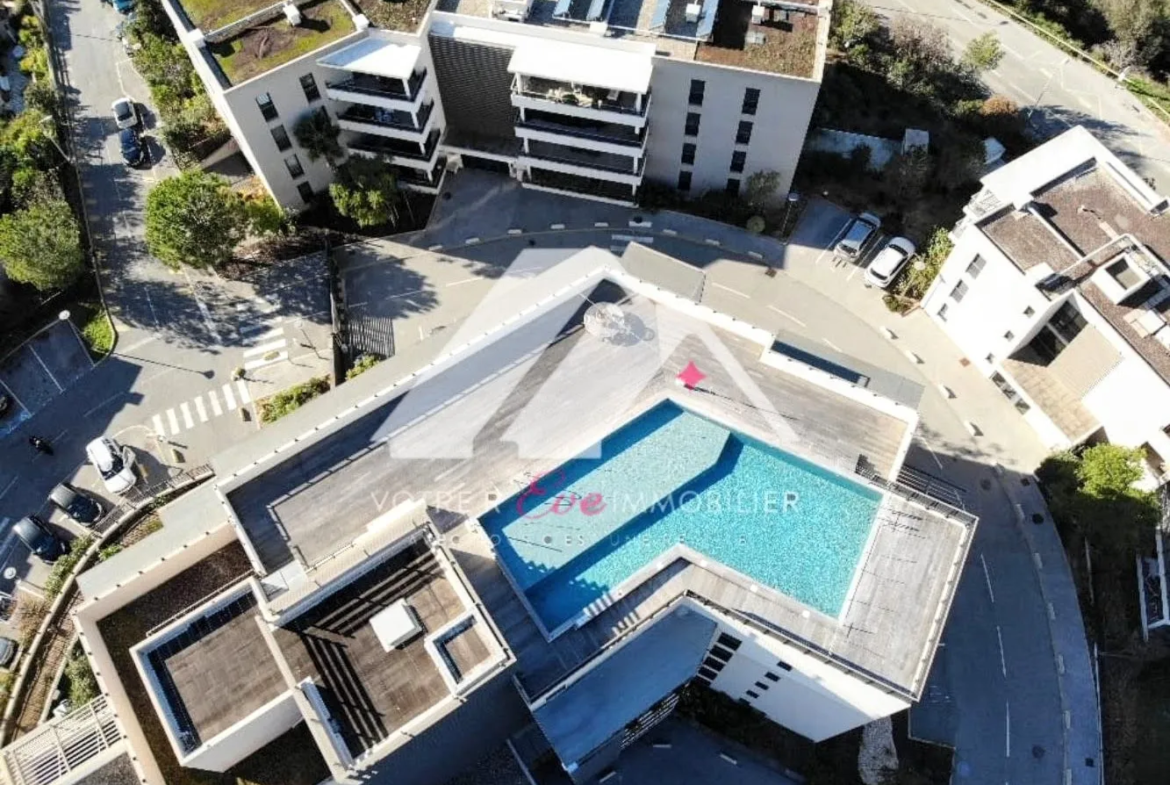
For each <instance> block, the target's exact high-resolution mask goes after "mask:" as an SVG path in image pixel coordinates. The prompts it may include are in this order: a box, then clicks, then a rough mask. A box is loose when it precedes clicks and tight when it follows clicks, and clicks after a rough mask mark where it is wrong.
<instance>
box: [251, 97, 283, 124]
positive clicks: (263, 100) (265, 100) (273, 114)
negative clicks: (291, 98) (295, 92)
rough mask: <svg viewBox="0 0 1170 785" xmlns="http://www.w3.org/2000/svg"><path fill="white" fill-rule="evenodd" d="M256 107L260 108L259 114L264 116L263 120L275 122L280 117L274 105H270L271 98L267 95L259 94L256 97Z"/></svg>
mask: <svg viewBox="0 0 1170 785" xmlns="http://www.w3.org/2000/svg"><path fill="white" fill-rule="evenodd" d="M256 105H257V106H259V107H260V114H262V115H264V119H265V120H275V119H276V118H278V117H280V112H278V111H276V104H274V103H272V96H270V95H269V94H268V93H260V95H258V96H256Z"/></svg>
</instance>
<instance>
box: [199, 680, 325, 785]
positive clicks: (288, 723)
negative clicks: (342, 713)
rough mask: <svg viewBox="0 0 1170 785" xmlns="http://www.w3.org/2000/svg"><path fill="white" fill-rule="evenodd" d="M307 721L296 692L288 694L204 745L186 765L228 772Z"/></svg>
mask: <svg viewBox="0 0 1170 785" xmlns="http://www.w3.org/2000/svg"><path fill="white" fill-rule="evenodd" d="M303 721H304V717H302V716H301V710H300V707H299V706H297V702H296V700H295V698H294V697H293V693H292V690H288V691H286V692H284V693H282V694H281V695H280V696H279V697H277V698H275V699H274V700H272V701H269V702H268V703H266V704H265V705H263V706H261V707H260V708H259V709H257V710H256V711H254V712H252V713H251V714H249V715H248V716H247V717H245V718H244V719H242V720H240V721H239V722H237V723H236V724H235V725H233V726H231V727H230V728H228V729H227V730H225V731H223V732H222V733H219V734H217V735H216V736H215V738H213V739H211V740H210V741H208V742H206V743H204V744H202V745H201V746H200V747H199V748H198V749H197V750H195V751H194V752H192V753H191V755H189V756H188V757H187V758H186V759H185V760H183V765H184V766H189V767H191V768H196V769H206V770H207V771H227V770H228V769H230V768H231V767H232V766H234V765H236V764H237V763H239V762H240V761H242V760H243V759H244V758H246V757H248V756H249V755H251V754H252V753H253V752H255V751H256V750H258V749H260V748H261V747H263V746H264V745H265V744H268V743H269V742H271V741H273V740H274V739H276V738H277V737H278V736H280V735H281V734H283V733H287V732H288V731H290V730H292V729H293V728H294V727H295V726H296V725H297V724H298V723H300V722H303Z"/></svg>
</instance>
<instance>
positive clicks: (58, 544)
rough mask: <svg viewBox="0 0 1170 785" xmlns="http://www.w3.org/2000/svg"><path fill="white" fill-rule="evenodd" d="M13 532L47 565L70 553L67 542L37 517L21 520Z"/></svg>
mask: <svg viewBox="0 0 1170 785" xmlns="http://www.w3.org/2000/svg"><path fill="white" fill-rule="evenodd" d="M12 531H14V532H16V536H17V537H19V538H20V541H21V542H23V543H24V544H25V545H27V546H28V549H29V550H30V551H32V552H33V553H34V554H35V555H36V557H37V558H38V559H40V560H41V561H43V562H44V563H45V564H52V563H53V562H55V561H57V559H59V558H61V557H62V556H64V555H65V554H66V553H68V552H69V546H68V545H66V544H65V541H64V540H62V539H61V538H60V537H58V536H57V535H56V534H53V530H52V529H50V528H49V525H48V524H47V523H45V522H44V521H42V520H41V519H40V518H38V517H37V516H35V515H26V516H25V517H23V518H21V519H20V520H19V521H17V522H16V525H15V526H13V527H12Z"/></svg>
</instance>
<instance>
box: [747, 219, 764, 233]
mask: <svg viewBox="0 0 1170 785" xmlns="http://www.w3.org/2000/svg"><path fill="white" fill-rule="evenodd" d="M745 228H746V229H747V230H748V231H749V232H751V233H752V234H760V233H761V232H763V231H764V229H765V228H767V223H766V222H765V221H764V216H762V215H753V216H752V217H751V218H749V219H747V224H746V226H745Z"/></svg>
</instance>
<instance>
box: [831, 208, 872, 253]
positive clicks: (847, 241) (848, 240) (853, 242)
mask: <svg viewBox="0 0 1170 785" xmlns="http://www.w3.org/2000/svg"><path fill="white" fill-rule="evenodd" d="M880 228H882V219H881V218H878V217H877V216H876V215H874V214H873V213H862V214H861V215H859V216H857V217H856V218H854V219H853V223H851V224H850V225H849V230H848V231H847V232H845V236H844V237H842V238H841V240H840V241H839V242H838V243H837V247H836V248H834V249H833V250H834V252H835V253H836V254H837V255H838V256H841V257H844V258H846V259H849V260H850V261H852V260H854V259H856V258H857V257H858V256H861V249H862V248H864V247H865V244H866V243H867V242H869V238H870V236H871V235H872V234H873V233H874V232H876V231H877V230H878V229H880Z"/></svg>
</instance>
